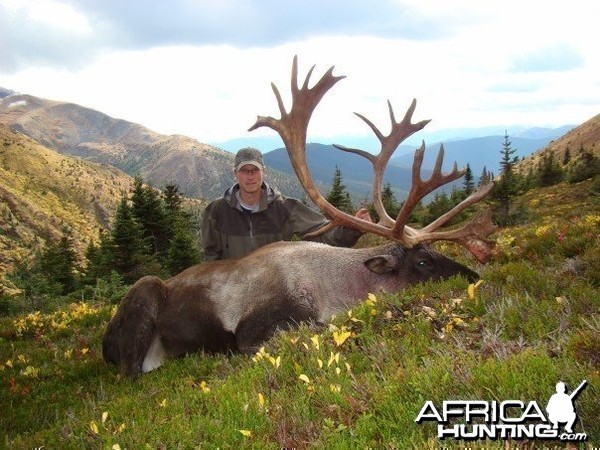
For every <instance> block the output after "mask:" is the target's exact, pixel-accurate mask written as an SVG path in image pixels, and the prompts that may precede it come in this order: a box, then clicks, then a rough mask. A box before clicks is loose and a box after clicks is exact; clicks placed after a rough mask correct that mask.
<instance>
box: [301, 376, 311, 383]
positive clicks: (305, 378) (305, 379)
mask: <svg viewBox="0 0 600 450" xmlns="http://www.w3.org/2000/svg"><path fill="white" fill-rule="evenodd" d="M298 378H300V379H301V380H302V381H304V382H305V383H310V378H308V377H307V376H306V375H304V374H301V375H300V376H299V377H298Z"/></svg>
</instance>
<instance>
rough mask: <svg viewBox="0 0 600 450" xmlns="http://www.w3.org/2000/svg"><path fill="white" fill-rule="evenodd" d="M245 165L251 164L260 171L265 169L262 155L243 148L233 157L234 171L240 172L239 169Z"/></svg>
mask: <svg viewBox="0 0 600 450" xmlns="http://www.w3.org/2000/svg"><path fill="white" fill-rule="evenodd" d="M246 164H252V165H253V166H255V167H258V168H259V169H261V170H263V169H264V168H265V163H264V162H263V157H262V153H261V152H260V151H259V150H257V149H255V148H252V147H246V148H243V149H241V150H239V151H238V152H237V153H236V155H235V170H240V168H242V167H244V166H245V165H246Z"/></svg>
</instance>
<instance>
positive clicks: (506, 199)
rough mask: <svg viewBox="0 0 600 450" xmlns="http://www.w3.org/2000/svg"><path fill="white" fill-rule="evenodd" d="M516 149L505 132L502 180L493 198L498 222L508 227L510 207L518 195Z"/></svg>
mask: <svg viewBox="0 0 600 450" xmlns="http://www.w3.org/2000/svg"><path fill="white" fill-rule="evenodd" d="M515 152H516V149H513V148H512V143H511V142H510V139H509V137H508V133H507V132H506V131H505V132H504V142H503V143H502V150H501V152H500V153H501V155H502V159H501V160H500V179H499V180H498V181H497V182H496V186H495V188H494V191H493V194H492V196H493V198H494V199H495V200H496V201H497V202H498V213H499V215H498V221H499V223H500V224H501V225H507V224H508V223H509V222H510V207H511V204H512V199H513V198H514V197H515V196H516V195H517V193H518V190H519V186H518V177H517V174H516V173H515V171H514V166H515V164H516V163H517V159H518V158H517V157H514V156H513V155H514V153H515Z"/></svg>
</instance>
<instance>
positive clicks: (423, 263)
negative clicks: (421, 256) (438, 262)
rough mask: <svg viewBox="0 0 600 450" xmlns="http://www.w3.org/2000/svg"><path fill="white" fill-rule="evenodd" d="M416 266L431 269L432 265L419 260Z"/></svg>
mask: <svg viewBox="0 0 600 450" xmlns="http://www.w3.org/2000/svg"><path fill="white" fill-rule="evenodd" d="M417 267H418V268H419V269H431V267H432V266H431V264H429V263H428V262H427V261H419V262H418V263H417Z"/></svg>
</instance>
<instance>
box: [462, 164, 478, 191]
mask: <svg viewBox="0 0 600 450" xmlns="http://www.w3.org/2000/svg"><path fill="white" fill-rule="evenodd" d="M463 186H464V187H463V190H464V192H465V194H466V195H467V196H469V195H471V193H472V192H473V191H474V190H475V178H474V177H473V171H472V170H471V166H470V165H469V164H467V168H466V170H465V181H464V184H463Z"/></svg>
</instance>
